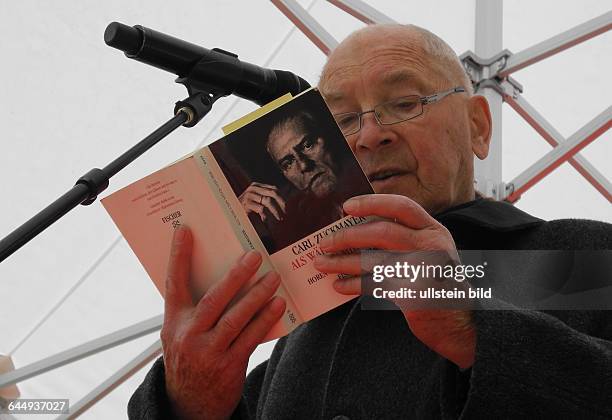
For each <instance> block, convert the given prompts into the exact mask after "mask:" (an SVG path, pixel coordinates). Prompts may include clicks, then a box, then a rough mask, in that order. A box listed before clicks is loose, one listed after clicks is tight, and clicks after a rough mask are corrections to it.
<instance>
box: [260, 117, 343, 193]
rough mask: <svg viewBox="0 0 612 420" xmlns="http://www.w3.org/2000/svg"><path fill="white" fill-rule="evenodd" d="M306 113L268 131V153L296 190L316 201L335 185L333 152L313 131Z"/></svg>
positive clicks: (282, 122) (336, 180)
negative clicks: (307, 194)
mask: <svg viewBox="0 0 612 420" xmlns="http://www.w3.org/2000/svg"><path fill="white" fill-rule="evenodd" d="M309 119H312V117H310V116H309V115H308V114H305V113H303V114H298V115H296V116H293V117H290V118H288V119H286V120H284V121H281V122H279V123H278V124H277V125H276V126H275V127H274V128H273V129H272V131H271V133H270V135H269V137H268V142H267V150H268V153H269V154H270V156H271V157H272V159H273V160H274V161H275V162H276V163H277V165H278V167H279V168H280V170H281V172H282V173H283V175H284V176H285V178H287V180H288V181H289V182H291V183H292V184H293V185H294V186H295V187H296V188H297V189H298V190H300V191H307V192H310V193H312V194H314V195H315V196H316V197H317V198H325V197H327V196H328V195H329V194H331V193H332V192H333V191H334V189H335V187H336V184H337V182H338V176H337V174H336V170H335V169H336V168H335V165H334V162H333V158H332V153H331V151H330V150H329V148H328V145H327V144H326V141H325V139H324V138H323V137H321V136H320V135H318V134H317V133H316V130H314V129H312V127H311V126H312V125H314V124H316V123H315V122H314V120H312V121H313V124H309V123H308V122H309Z"/></svg>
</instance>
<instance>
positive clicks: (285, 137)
mask: <svg viewBox="0 0 612 420" xmlns="http://www.w3.org/2000/svg"><path fill="white" fill-rule="evenodd" d="M304 136H305V134H304V130H300V129H298V127H296V126H294V125H289V126H285V127H283V129H281V130H278V131H277V132H276V133H274V134H273V135H271V136H270V138H269V140H268V150H269V151H270V153H271V154H272V155H273V156H274V158H275V159H280V158H282V157H284V156H285V155H287V154H290V153H291V151H292V150H293V147H294V146H295V145H296V144H298V143H299V142H300V141H301V140H302V139H303V138H304Z"/></svg>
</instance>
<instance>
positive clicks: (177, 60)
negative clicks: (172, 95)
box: [104, 22, 310, 105]
mask: <svg viewBox="0 0 612 420" xmlns="http://www.w3.org/2000/svg"><path fill="white" fill-rule="evenodd" d="M104 42H105V43H106V45H109V46H111V47H113V48H116V49H118V50H121V51H123V52H124V53H125V55H126V56H127V57H128V58H132V59H134V60H138V61H141V62H143V63H146V64H149V65H151V66H154V67H157V68H159V69H162V70H166V71H168V72H171V73H174V74H176V75H177V76H179V77H178V79H176V82H177V83H184V82H185V81H186V79H187V77H188V78H189V85H191V87H193V88H196V89H199V90H202V91H205V92H209V93H211V94H213V95H215V96H227V95H232V94H234V95H237V96H240V97H241V98H244V99H248V100H250V101H253V102H255V103H257V104H258V105H265V104H267V103H268V102H270V101H272V100H274V99H276V98H278V97H279V96H282V95H284V94H285V93H287V92H290V93H291V94H292V95H297V94H298V93H300V92H302V91H304V90H306V89H308V88H309V87H310V85H309V84H308V82H306V81H305V80H304V79H302V78H301V77H299V76H297V75H295V74H293V73H291V72H288V71H283V70H271V69H266V68H263V67H259V66H257V65H255V64H251V63H247V62H244V61H240V60H239V59H238V56H237V55H236V54H233V53H231V52H228V51H224V50H222V49H220V48H213V49H212V50H208V49H206V48H203V47H200V46H199V45H195V44H192V43H190V42H187V41H183V40H181V39H178V38H174V37H172V36H170V35H166V34H163V33H161V32H157V31H154V30H153V29H149V28H145V27H143V26H140V25H136V26H134V27H132V26H128V25H124V24H122V23H119V22H112V23H110V24H109V25H108V26H107V27H106V30H105V31H104ZM186 86H187V85H186ZM187 88H188V90H189V88H190V86H187ZM189 93H190V94H191V93H192V92H191V91H190V92H189Z"/></svg>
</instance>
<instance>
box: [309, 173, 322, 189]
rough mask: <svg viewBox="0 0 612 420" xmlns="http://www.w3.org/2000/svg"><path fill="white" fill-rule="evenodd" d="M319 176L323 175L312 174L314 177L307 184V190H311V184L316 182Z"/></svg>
mask: <svg viewBox="0 0 612 420" xmlns="http://www.w3.org/2000/svg"><path fill="white" fill-rule="evenodd" d="M321 175H323V172H319V173H317V174H314V175H313V176H312V178H310V182H309V183H308V189H309V190H311V189H312V186H313V184H314V183H315V181H316V180H317V179H318V178H319V177H321Z"/></svg>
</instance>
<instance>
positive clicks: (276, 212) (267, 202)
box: [261, 196, 284, 221]
mask: <svg viewBox="0 0 612 420" xmlns="http://www.w3.org/2000/svg"><path fill="white" fill-rule="evenodd" d="M261 204H262V205H263V206H265V207H266V208H267V209H268V210H269V211H270V213H272V216H274V217H275V218H276V220H279V221H280V220H283V214H284V210H283V209H282V208H281V207H280V206H279V205H278V204H277V202H276V200H274V199H273V198H272V197H269V196H262V200H261Z"/></svg>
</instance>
